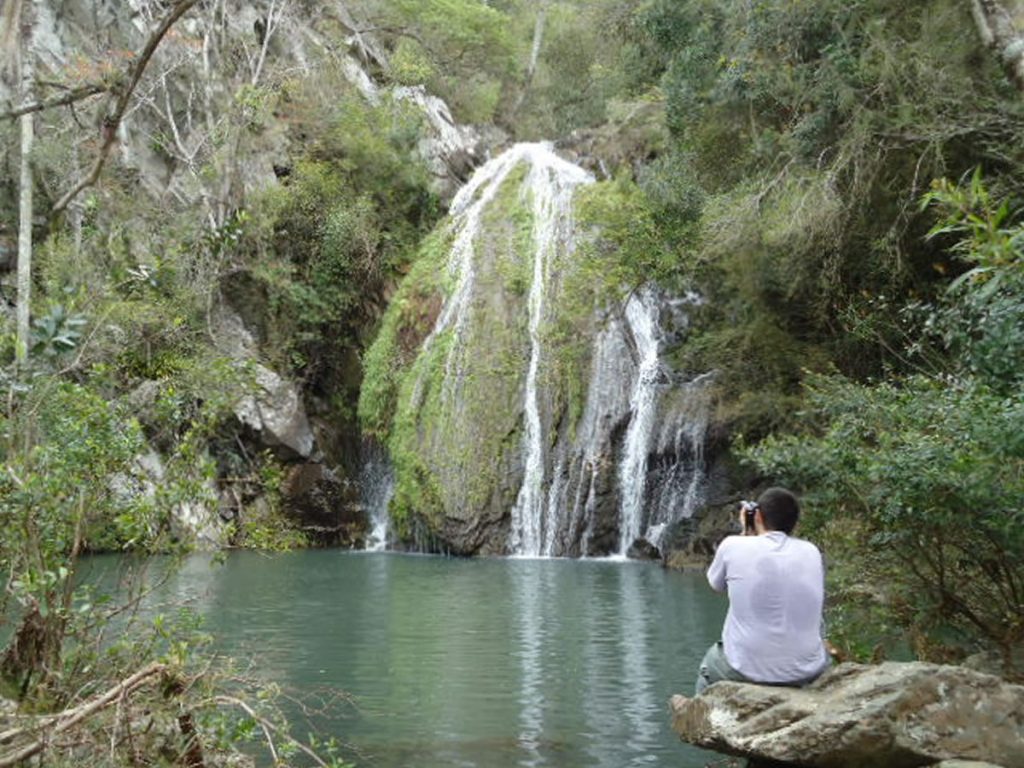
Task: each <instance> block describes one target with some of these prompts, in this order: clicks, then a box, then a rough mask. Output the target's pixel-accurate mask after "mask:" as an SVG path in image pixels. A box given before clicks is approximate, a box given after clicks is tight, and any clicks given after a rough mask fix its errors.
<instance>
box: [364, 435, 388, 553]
mask: <svg viewBox="0 0 1024 768" xmlns="http://www.w3.org/2000/svg"><path fill="white" fill-rule="evenodd" d="M394 493H395V472H394V469H393V468H392V466H391V462H390V461H389V460H388V455H387V451H385V450H384V448H383V447H381V446H380V445H379V444H378V443H377V442H376V441H373V440H369V439H368V440H365V441H364V442H363V446H362V470H361V472H360V476H359V500H360V503H361V504H362V507H363V509H365V510H366V515H367V518H368V519H369V521H370V534H369V536H367V538H366V547H365V548H366V550H367V551H368V552H383V551H384V550H385V549H387V544H388V528H389V525H388V504H390V503H391V497H392V496H393V495H394Z"/></svg>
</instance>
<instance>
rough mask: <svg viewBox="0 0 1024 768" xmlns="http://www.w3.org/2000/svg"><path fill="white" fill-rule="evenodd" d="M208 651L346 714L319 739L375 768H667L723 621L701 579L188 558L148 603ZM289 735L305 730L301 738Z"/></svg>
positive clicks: (644, 570) (367, 560)
mask: <svg viewBox="0 0 1024 768" xmlns="http://www.w3.org/2000/svg"><path fill="white" fill-rule="evenodd" d="M162 598H163V599H170V600H174V601H181V600H186V601H188V602H189V604H191V605H192V606H193V607H194V608H195V609H196V610H197V611H198V612H199V613H200V614H201V615H202V616H203V617H204V620H205V628H206V630H207V631H209V632H210V633H212V634H213V636H214V637H215V638H216V640H215V643H216V647H217V649H218V650H220V651H223V652H225V653H228V654H231V655H235V656H240V657H245V658H253V659H256V660H257V663H258V669H259V672H260V674H261V675H263V676H265V677H266V678H267V679H268V680H271V681H275V682H279V683H281V684H282V685H284V686H286V687H287V688H289V689H291V690H299V691H303V690H311V689H313V688H315V687H320V686H325V685H327V686H334V687H337V688H340V689H343V690H345V691H347V692H348V693H350V694H351V695H352V696H353V697H354V704H353V705H351V706H339V707H337V708H335V709H336V711H335V710H332V711H331V712H330V714H329V715H328V716H327V717H326V718H325V719H324V720H321V721H320V722H319V723H317V725H318V726H319V727H320V728H322V729H324V730H327V731H328V732H330V733H331V734H332V735H335V736H337V737H338V738H339V739H340V740H343V741H344V742H346V743H348V744H351V745H353V746H354V747H355V749H356V750H357V752H356V753H353V755H351V756H350V757H351V759H353V760H354V761H355V762H357V763H358V764H359V765H360V766H367V767H368V768H369V767H375V768H400V767H401V768H406V767H409V766H416V767H417V768H431V767H432V766H438V767H440V766H465V767H466V768H470V767H479V768H507V767H511V766H564V767H566V768H574V767H576V766H600V767H601V768H626V767H627V766H652V767H661V766H665V767H668V766H671V767H672V768H691V767H692V768H696V767H697V766H702V765H704V764H705V763H706V762H708V761H709V760H712V759H714V757H715V756H713V755H710V754H709V753H704V752H700V751H698V750H696V749H693V748H690V747H688V746H686V745H683V744H680V743H679V742H678V740H677V739H676V738H675V736H674V734H673V733H672V730H671V727H670V720H669V715H668V708H667V701H668V698H669V697H670V696H671V694H673V693H678V692H683V693H690V692H691V690H692V685H693V675H694V670H695V668H696V665H697V663H698V661H699V659H700V656H701V655H702V654H703V651H704V649H705V648H706V647H707V645H708V644H709V643H710V642H711V641H712V640H713V639H715V638H716V637H717V636H718V634H719V632H720V629H721V625H722V619H723V617H724V614H725V609H726V604H725V601H724V599H723V598H721V597H720V596H718V595H715V594H714V593H712V592H711V590H710V589H709V588H708V586H707V584H706V582H705V581H704V578H703V576H702V575H701V574H694V573H675V572H669V571H665V570H663V569H662V568H660V567H659V566H657V565H651V564H644V563H631V562H607V561H586V560H583V561H580V560H531V559H476V560H457V559H445V558H436V557H420V556H408V555H398V554H386V553H372V554H371V553H364V554H353V553H343V552H338V551H330V550H319V551H303V552H295V553H290V554H286V555H277V556H272V557H268V556H265V555H260V554H256V553H251V552H237V553H233V554H231V555H230V556H229V557H228V558H227V561H226V562H225V563H223V564H221V565H217V564H214V563H213V562H212V561H211V560H210V558H209V557H203V556H196V557H193V558H191V559H189V560H188V561H186V563H185V565H184V567H183V568H182V569H181V570H180V571H179V572H178V573H177V574H176V575H175V576H173V577H172V578H171V580H170V581H169V582H168V583H167V584H166V585H165V586H164V587H163V589H162ZM299 732H300V733H301V732H302V730H300V731H299Z"/></svg>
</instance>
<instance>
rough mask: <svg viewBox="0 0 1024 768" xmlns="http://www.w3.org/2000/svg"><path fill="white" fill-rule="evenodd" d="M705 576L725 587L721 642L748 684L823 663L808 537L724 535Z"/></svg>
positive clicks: (812, 670) (794, 677) (818, 593)
mask: <svg viewBox="0 0 1024 768" xmlns="http://www.w3.org/2000/svg"><path fill="white" fill-rule="evenodd" d="M708 581H709V582H710V583H711V586H712V587H713V588H714V589H715V590H717V591H719V592H721V591H723V590H725V589H728V590H729V613H728V615H727V616H726V618H725V629H724V631H723V633H722V642H723V645H724V650H725V658H726V659H727V660H728V662H729V664H730V665H732V667H733V669H735V670H736V671H738V672H740V673H742V674H743V675H744V676H745V677H747V678H749V679H750V680H754V681H756V682H761V683H788V682H797V681H800V680H806V679H808V678H811V677H814V676H816V675H818V674H820V673H821V672H822V671H824V669H825V668H826V667H827V666H828V654H827V652H826V651H825V644H824V643H823V642H822V636H821V622H822V607H823V605H824V601H825V569H824V566H823V564H822V560H821V552H819V551H818V548H817V547H816V546H814V545H813V544H811V543H810V542H809V541H804V540H803V539H794V538H791V537H789V536H787V535H786V534H784V533H782V532H781V531H770V532H768V533H766V534H763V535H761V536H728V537H726V539H725V540H724V541H723V542H722V543H721V544H719V545H718V551H717V552H715V559H714V561H713V562H712V563H711V567H710V568H708Z"/></svg>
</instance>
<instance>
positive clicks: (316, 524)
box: [281, 462, 366, 545]
mask: <svg viewBox="0 0 1024 768" xmlns="http://www.w3.org/2000/svg"><path fill="white" fill-rule="evenodd" d="M281 495H282V501H283V506H284V510H285V513H286V514H288V515H290V516H291V517H292V518H294V519H295V520H296V522H297V523H298V524H299V526H300V528H301V529H302V530H303V531H304V532H305V533H306V534H307V535H309V536H310V537H311V539H312V540H313V541H315V542H316V543H318V544H322V545H353V544H355V543H357V542H358V541H359V539H360V538H361V536H362V534H363V532H364V530H365V527H366V526H365V519H364V515H363V511H362V509H361V507H360V506H359V500H358V497H357V493H356V489H355V487H353V486H352V485H351V484H349V483H346V482H344V481H343V480H342V479H341V478H339V477H338V476H337V475H336V474H335V473H334V472H332V471H331V470H330V469H328V468H327V467H325V466H324V465H323V464H316V463H313V462H308V463H306V464H298V465H295V466H293V467H292V468H291V469H290V470H289V471H288V475H287V477H286V478H285V481H284V484H283V486H282V488H281Z"/></svg>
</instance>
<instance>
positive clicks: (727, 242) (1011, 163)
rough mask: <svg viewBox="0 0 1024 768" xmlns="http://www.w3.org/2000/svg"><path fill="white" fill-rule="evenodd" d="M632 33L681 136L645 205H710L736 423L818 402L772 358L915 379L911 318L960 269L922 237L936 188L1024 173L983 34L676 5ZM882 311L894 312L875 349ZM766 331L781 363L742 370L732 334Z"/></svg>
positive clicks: (945, 0) (702, 271)
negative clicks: (982, 172)
mask: <svg viewBox="0 0 1024 768" xmlns="http://www.w3.org/2000/svg"><path fill="white" fill-rule="evenodd" d="M630 19H631V29H632V30H633V31H632V34H634V35H638V36H639V37H640V39H641V40H642V45H644V46H646V50H647V51H649V53H650V54H653V60H655V61H658V62H660V63H661V65H662V66H663V72H662V74H661V82H660V84H661V89H662V92H663V93H664V96H665V102H666V109H667V121H668V126H669V129H670V131H671V133H672V140H671V142H670V146H669V152H668V153H667V156H665V157H664V158H662V159H660V160H659V162H658V164H656V165H655V166H652V167H651V168H650V169H649V170H647V171H646V172H645V174H646V176H647V181H646V183H645V184H644V189H645V191H648V192H649V193H650V194H652V195H653V194H654V193H655V192H657V191H658V190H662V191H668V192H669V193H670V194H668V195H663V199H664V200H665V204H666V205H667V206H668V207H669V208H676V209H686V207H687V206H688V205H689V201H688V200H687V199H685V198H683V199H681V200H679V201H673V199H672V194H671V193H673V192H674V193H675V194H679V191H680V190H682V189H687V190H689V192H690V195H691V196H696V197H698V198H700V199H702V200H703V201H704V205H703V215H702V217H701V221H700V227H699V236H698V238H697V242H696V247H695V248H694V249H693V254H692V257H691V258H692V264H693V265H694V269H693V272H694V277H695V280H696V283H697V288H698V290H699V291H700V293H701V294H702V295H703V296H704V297H705V299H706V302H705V304H704V305H703V307H702V309H701V311H700V312H699V313H697V317H695V319H694V320H695V322H694V327H695V334H696V337H697V338H698V339H700V341H699V342H698V347H699V348H698V349H696V350H695V352H696V354H695V355H694V360H693V364H694V365H696V366H697V367H699V368H702V369H707V368H714V369H717V370H719V371H720V375H719V377H718V379H717V381H718V383H719V387H720V390H721V394H722V396H723V397H724V398H726V399H727V400H729V401H731V403H732V404H733V405H732V406H730V407H729V408H728V411H729V412H728V413H726V414H723V415H725V416H727V417H728V418H730V419H735V420H737V423H738V424H739V426H740V427H741V428H743V429H746V430H748V431H751V432H757V431H763V429H764V428H765V426H764V425H765V424H766V421H765V418H764V416H768V415H770V414H761V415H759V414H758V412H757V411H756V410H754V411H750V410H749V409H747V408H746V407H742V406H740V407H735V406H737V405H738V404H740V403H742V402H743V401H747V402H752V403H754V402H763V403H769V404H770V403H773V402H774V403H777V404H778V405H779V406H780V407H781V406H782V405H783V404H785V403H786V402H787V400H789V399H791V398H792V397H793V396H795V395H797V394H798V389H797V385H798V383H799V374H798V373H794V374H792V375H788V376H786V377H784V378H783V379H779V378H778V377H775V376H764V375H761V374H760V371H761V370H763V367H764V364H765V363H766V362H768V361H770V360H772V359H776V360H778V364H779V365H781V366H789V368H790V369H791V370H792V371H793V372H797V371H799V369H801V368H804V367H807V368H812V369H818V370H821V369H823V367H825V366H826V365H827V364H829V363H831V364H834V365H835V366H836V367H838V368H839V370H841V371H842V372H843V373H845V374H848V375H851V376H855V377H859V378H863V377H866V376H876V375H880V374H882V373H884V372H885V371H887V370H904V371H905V370H907V368H908V363H913V362H914V361H913V359H912V356H911V357H908V356H907V355H905V354H903V351H902V348H903V346H904V334H905V331H906V329H905V328H904V327H903V326H901V325H900V321H899V316H898V313H899V312H900V310H901V308H902V306H903V303H904V302H905V301H908V300H911V299H913V300H918V301H924V302H927V301H929V300H931V299H932V298H933V297H935V296H936V295H937V294H938V293H940V292H941V291H942V290H943V283H944V274H945V273H946V272H947V271H948V267H949V264H948V257H947V256H946V255H945V254H943V253H942V251H941V248H940V242H941V237H940V238H933V239H931V240H927V239H924V238H922V235H923V234H924V233H925V231H926V230H927V223H926V222H925V221H924V217H922V216H921V214H920V213H919V212H918V211H917V210H916V209H917V205H916V203H917V198H918V196H919V195H920V192H921V189H922V186H923V185H924V183H925V180H927V179H929V178H931V177H932V176H941V175H943V174H948V173H953V174H958V173H961V172H963V171H964V170H966V169H968V168H972V167H974V166H976V165H977V164H979V163H983V164H984V165H985V167H986V168H987V169H988V170H989V173H990V180H991V183H992V185H993V186H994V189H995V190H996V192H997V193H1001V192H1002V191H1003V190H1006V189H1011V188H1019V185H1020V180H1021V178H1022V174H1024V155H1022V153H1021V151H1020V143H1019V142H1018V141H1016V140H1015V139H1014V138H1013V137H1014V136H1015V135H1016V134H1018V133H1019V131H1020V130H1021V127H1022V126H1024V108H1022V106H1021V103H1020V100H1019V98H1016V97H1015V96H1014V95H1013V94H1012V93H1011V92H1010V91H1009V90H1008V88H1007V84H1006V83H1005V81H1004V79H1003V78H1002V76H1001V74H1000V73H999V71H998V69H997V67H996V65H995V63H994V62H992V61H990V60H989V59H988V58H987V57H986V56H985V55H984V54H983V53H982V52H981V49H980V47H979V45H978V43H977V41H976V39H975V38H974V36H973V35H972V34H964V30H972V29H973V24H972V20H971V18H970V14H969V9H968V8H965V7H964V6H963V5H962V4H960V3H954V2H952V1H951V0H942V1H941V2H925V0H915V2H909V3H900V4H897V5H893V4H891V3H884V2H875V0H867V1H866V2H859V3H852V4H851V3H845V2H840V1H839V0H829V1H828V2H824V3H822V2H802V1H801V2H791V1H790V0H770V1H769V2H763V3H756V4H750V3H745V2H740V0H736V2H727V3H724V4H723V3H710V2H707V1H706V0H687V1H686V2H671V1H670V0H656V1H655V2H650V3H644V4H641V5H638V6H636V7H635V8H634V9H633V10H632V11H631V13H630ZM659 165H660V166H663V167H658V166H659ZM668 169H672V174H673V175H674V178H673V177H672V176H670V175H669V173H668V172H667V170H668ZM882 297H884V300H883V299H882ZM894 297H895V298H894ZM869 305H870V306H873V307H874V309H875V311H876V312H877V311H878V310H879V308H881V307H882V306H883V305H885V306H888V307H889V309H890V311H891V314H890V315H889V316H888V317H887V318H884V319H881V321H880V322H875V323H874V326H873V330H872V333H870V334H868V333H864V331H865V330H866V327H865V325H864V314H865V312H866V311H867V309H866V308H867V307H868V306H869ZM1011 320H1012V318H1011V317H1010V316H1009V315H1007V325H1009V324H1010V322H1011ZM765 328H768V329H772V335H771V336H770V340H771V344H772V347H773V349H771V350H765V352H764V353H763V354H756V352H757V350H756V345H755V344H749V345H745V349H747V350H749V351H751V352H754V353H755V355H756V357H755V358H752V359H749V364H748V365H743V364H742V363H741V362H740V361H737V359H736V357H737V356H736V355H735V354H734V353H732V352H731V346H730V343H729V340H730V339H729V337H730V336H734V335H735V334H736V333H742V334H743V335H744V336H746V337H748V338H751V339H753V338H754V337H755V336H756V334H759V333H761V331H762V329H765ZM880 334H882V335H880ZM779 356H781V357H779ZM770 407H774V406H770ZM769 422H770V420H769ZM775 422H776V423H778V422H779V420H778V419H775ZM758 424H761V425H762V427H758V426H757V425H758ZM767 426H768V427H770V423H767Z"/></svg>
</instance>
